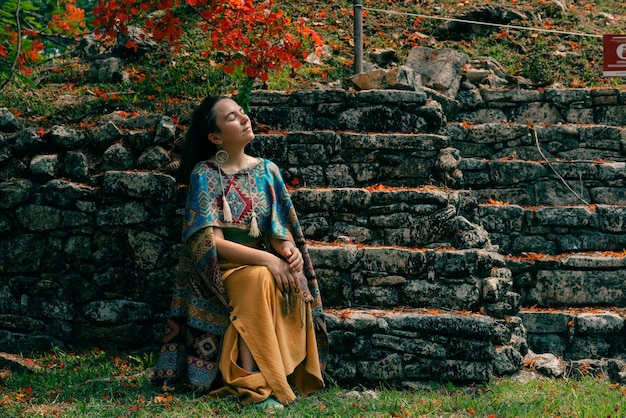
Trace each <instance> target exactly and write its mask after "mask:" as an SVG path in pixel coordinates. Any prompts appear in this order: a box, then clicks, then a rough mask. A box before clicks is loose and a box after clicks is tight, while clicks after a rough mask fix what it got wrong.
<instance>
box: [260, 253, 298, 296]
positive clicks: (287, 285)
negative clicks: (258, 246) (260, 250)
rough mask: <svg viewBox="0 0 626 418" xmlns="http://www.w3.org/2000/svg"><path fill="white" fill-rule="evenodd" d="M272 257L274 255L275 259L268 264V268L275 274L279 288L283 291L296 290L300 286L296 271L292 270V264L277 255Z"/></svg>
mask: <svg viewBox="0 0 626 418" xmlns="http://www.w3.org/2000/svg"><path fill="white" fill-rule="evenodd" d="M272 257H274V260H272V261H271V262H269V263H268V264H267V268H268V269H269V271H270V272H271V273H272V276H274V281H276V286H278V289H279V290H280V291H281V292H293V291H295V290H296V288H297V286H298V277H297V276H296V272H295V271H292V269H291V265H290V264H289V263H288V262H287V261H285V260H283V259H281V258H280V257H277V256H275V255H274V256H272Z"/></svg>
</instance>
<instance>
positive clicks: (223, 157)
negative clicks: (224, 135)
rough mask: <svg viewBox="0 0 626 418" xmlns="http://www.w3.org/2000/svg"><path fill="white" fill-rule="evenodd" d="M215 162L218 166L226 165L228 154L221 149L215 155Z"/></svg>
mask: <svg viewBox="0 0 626 418" xmlns="http://www.w3.org/2000/svg"><path fill="white" fill-rule="evenodd" d="M215 161H217V162H218V163H220V164H226V163H227V162H228V153H227V152H226V151H224V150H223V149H220V150H218V151H217V152H216V153H215Z"/></svg>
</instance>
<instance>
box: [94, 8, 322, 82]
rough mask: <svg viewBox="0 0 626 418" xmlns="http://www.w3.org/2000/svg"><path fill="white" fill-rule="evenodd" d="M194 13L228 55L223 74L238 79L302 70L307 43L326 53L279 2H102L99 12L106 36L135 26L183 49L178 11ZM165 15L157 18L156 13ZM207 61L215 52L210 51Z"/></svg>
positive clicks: (215, 47) (96, 11)
mask: <svg viewBox="0 0 626 418" xmlns="http://www.w3.org/2000/svg"><path fill="white" fill-rule="evenodd" d="M181 6H188V7H192V8H194V10H195V11H196V12H197V13H198V15H199V16H200V17H201V18H202V21H201V22H200V23H199V24H200V26H201V27H202V29H203V30H204V31H206V32H207V34H208V38H209V39H210V40H211V47H212V48H211V49H212V50H217V51H221V52H222V53H223V54H225V56H226V60H225V62H224V63H223V65H222V69H223V70H224V72H226V73H227V74H233V73H234V72H235V70H236V69H237V68H238V67H241V68H242V72H243V74H245V75H246V76H247V77H250V78H255V77H259V78H260V79H261V80H263V81H265V80H267V78H268V74H269V72H271V71H274V70H279V69H280V68H282V67H283V66H285V65H288V66H290V67H291V68H292V69H296V68H298V67H300V66H301V65H302V63H301V59H302V58H303V56H304V49H305V47H304V45H303V41H305V40H308V41H310V42H312V43H313V45H314V46H315V47H316V51H319V52H321V46H322V41H321V39H320V37H319V36H318V35H317V33H316V32H315V31H313V30H312V29H310V28H309V27H308V26H307V25H306V24H305V22H304V20H303V19H300V20H297V21H292V20H291V19H290V18H289V17H287V16H285V15H284V13H283V11H282V10H272V9H273V1H272V0H266V1H263V2H259V3H258V4H256V5H255V4H254V2H253V1H252V0H100V2H99V4H98V5H97V6H96V8H95V9H94V16H95V19H94V25H95V26H96V27H98V28H100V30H101V34H102V35H104V36H110V37H113V36H116V35H117V34H118V33H127V32H128V26H130V25H131V24H133V25H138V24H143V26H144V28H145V29H146V30H148V31H149V32H150V33H151V35H152V37H153V38H154V39H155V40H156V41H165V42H168V43H170V44H172V45H174V46H175V47H177V46H179V42H180V38H181V36H182V33H183V26H184V24H183V22H182V21H181V19H180V18H179V17H176V16H175V14H174V13H173V10H174V9H175V8H177V7H181ZM155 10H160V11H162V12H163V11H164V12H165V13H164V14H162V15H160V17H154V14H152V12H153V11H155ZM202 55H203V56H205V57H206V56H208V55H209V52H208V51H204V52H203V53H202Z"/></svg>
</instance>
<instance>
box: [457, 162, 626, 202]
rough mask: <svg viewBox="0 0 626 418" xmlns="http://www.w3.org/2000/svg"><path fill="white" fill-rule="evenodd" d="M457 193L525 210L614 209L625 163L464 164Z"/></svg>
mask: <svg viewBox="0 0 626 418" xmlns="http://www.w3.org/2000/svg"><path fill="white" fill-rule="evenodd" d="M457 168H458V170H460V172H461V173H462V180H461V181H460V182H459V183H460V187H459V188H460V189H466V190H468V189H471V190H472V192H473V194H474V195H475V196H476V198H477V199H478V202H479V203H489V202H492V201H497V202H505V203H510V204H514V205H525V206H553V205H569V204H574V205H579V204H605V205H619V204H623V202H625V201H626V163H624V162H613V163H607V162H601V161H556V162H551V163H547V162H545V161H525V160H517V159H500V160H485V159H477V158H463V159H461V161H460V162H459V164H458V167H457Z"/></svg>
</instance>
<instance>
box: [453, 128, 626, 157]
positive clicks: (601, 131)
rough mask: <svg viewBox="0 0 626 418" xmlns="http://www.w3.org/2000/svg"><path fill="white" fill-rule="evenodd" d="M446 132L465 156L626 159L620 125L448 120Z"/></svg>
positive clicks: (624, 135)
mask: <svg viewBox="0 0 626 418" xmlns="http://www.w3.org/2000/svg"><path fill="white" fill-rule="evenodd" d="M445 134H446V135H448V136H450V138H451V145H452V146H453V147H454V148H457V149H458V150H459V151H460V152H461V155H462V156H463V157H464V158H476V159H488V160H498V159H510V158H515V159H521V160H529V161H542V160H544V159H548V160H550V161H557V160H570V161H578V160H580V161H609V162H625V161H626V129H625V128H623V127H621V126H608V125H601V124H596V125H594V124H589V125H587V124H584V125H583V124H572V123H559V124H538V123H535V124H529V123H511V122H507V121H506V120H503V121H502V122H491V123H479V124H468V123H466V122H465V123H459V122H449V123H448V124H447V126H446V130H445Z"/></svg>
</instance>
